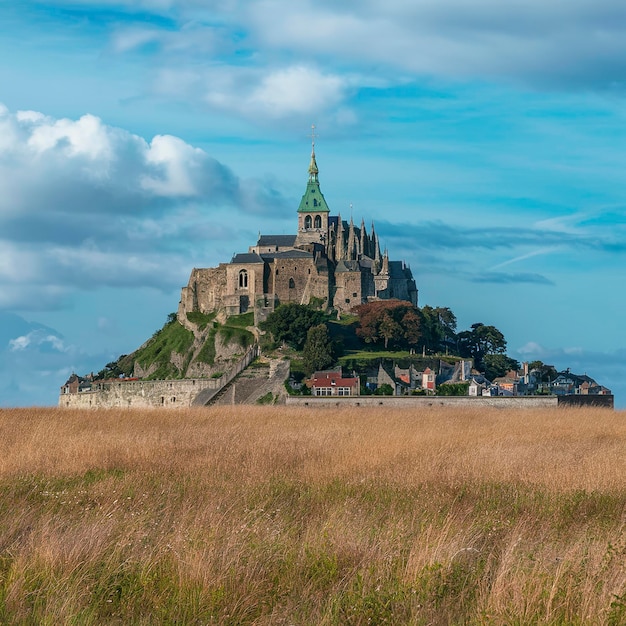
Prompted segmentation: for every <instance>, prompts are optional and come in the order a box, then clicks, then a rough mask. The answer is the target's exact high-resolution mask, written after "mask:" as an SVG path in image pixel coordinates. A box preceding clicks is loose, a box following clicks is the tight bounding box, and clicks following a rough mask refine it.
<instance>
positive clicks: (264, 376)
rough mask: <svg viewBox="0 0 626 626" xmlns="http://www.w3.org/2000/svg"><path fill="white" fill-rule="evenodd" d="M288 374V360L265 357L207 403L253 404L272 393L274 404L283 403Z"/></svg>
mask: <svg viewBox="0 0 626 626" xmlns="http://www.w3.org/2000/svg"><path fill="white" fill-rule="evenodd" d="M288 375H289V361H284V360H281V359H265V360H261V361H260V362H259V361H257V362H255V364H254V365H252V366H250V367H248V368H246V369H245V370H244V371H243V372H241V374H239V376H237V377H236V378H235V379H233V380H232V381H231V382H230V383H229V384H228V385H226V386H225V387H224V388H222V389H221V390H220V391H219V393H217V394H216V395H215V396H214V397H213V398H212V399H211V401H210V403H209V404H211V405H217V406H225V405H230V404H255V403H256V402H257V400H259V398H262V397H263V396H265V395H266V394H268V393H270V392H271V393H272V395H273V396H274V399H275V401H274V402H273V403H274V404H284V403H285V398H286V395H287V394H286V391H285V386H284V382H285V380H287V376H288Z"/></svg>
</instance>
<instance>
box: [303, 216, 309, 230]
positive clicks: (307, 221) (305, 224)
mask: <svg viewBox="0 0 626 626" xmlns="http://www.w3.org/2000/svg"><path fill="white" fill-rule="evenodd" d="M304 227H305V228H311V216H310V215H307V216H306V217H305V218H304Z"/></svg>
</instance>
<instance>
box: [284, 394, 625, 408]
mask: <svg viewBox="0 0 626 626" xmlns="http://www.w3.org/2000/svg"><path fill="white" fill-rule="evenodd" d="M287 404H288V405H291V406H307V407H320V408H322V407H328V408H337V407H339V408H341V407H347V406H382V407H394V408H406V409H408V408H417V407H421V408H425V407H442V406H453V407H470V406H471V407H477V406H481V407H493V408H497V409H538V408H547V407H557V406H560V407H572V408H574V407H603V408H607V409H612V408H613V407H614V398H613V396H612V395H609V396H585V395H572V396H493V397H490V396H479V397H472V396H430V397H429V396H347V397H346V396H343V397H339V396H325V397H319V396H315V397H313V396H289V397H288V398H287Z"/></svg>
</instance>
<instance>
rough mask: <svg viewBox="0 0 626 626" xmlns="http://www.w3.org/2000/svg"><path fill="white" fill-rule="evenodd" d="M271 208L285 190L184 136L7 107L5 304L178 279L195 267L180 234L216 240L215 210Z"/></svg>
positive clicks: (1, 223)
mask: <svg viewBox="0 0 626 626" xmlns="http://www.w3.org/2000/svg"><path fill="white" fill-rule="evenodd" d="M268 207H272V209H273V210H274V211H275V213H280V211H281V210H282V209H284V208H285V201H284V198H283V196H282V195H281V193H280V192H279V191H278V190H276V189H275V188H273V187H272V186H271V185H269V184H267V183H266V182H264V181H258V180H242V179H240V178H239V177H238V176H236V174H234V173H233V172H232V171H231V170H230V169H229V168H228V167H226V166H225V165H223V164H222V163H220V162H219V161H217V160H216V159H214V158H212V157H210V156H209V155H208V154H207V153H206V152H204V151H203V150H201V149H199V148H196V147H194V146H191V145H189V144H188V143H186V142H184V141H183V140H182V139H180V138H178V137H173V136H170V135H157V136H156V137H154V138H153V139H152V140H151V141H146V140H144V139H143V138H141V137H139V136H137V135H133V134H132V133H129V132H128V131H126V130H123V129H120V128H115V127H111V126H108V125H106V124H104V123H103V122H102V120H100V119H99V118H97V117H95V116H93V115H84V116H82V117H81V118H80V119H78V120H70V119H54V118H51V117H49V116H46V115H44V114H42V113H39V112H34V111H20V112H17V113H15V114H12V113H11V112H9V111H8V110H7V108H6V107H3V106H2V107H1V108H0V244H1V245H0V307H4V308H9V307H16V308H19V307H28V308H32V307H49V306H53V305H54V303H55V302H58V301H59V299H60V298H62V297H63V296H64V295H66V294H67V293H69V292H71V291H72V290H73V289H76V288H78V287H81V288H94V287H98V286H103V285H108V286H126V287H129V286H134V285H143V286H146V285H147V286H154V287H156V288H171V287H172V286H174V285H179V284H181V280H182V278H183V276H182V275H183V274H184V273H186V272H187V271H188V269H189V267H190V266H191V263H190V261H189V260H188V256H189V251H188V249H186V248H187V246H186V242H185V241H184V240H183V236H184V235H185V234H189V232H193V231H197V232H203V233H204V235H203V236H205V237H206V238H207V239H208V240H209V241H210V240H211V239H214V238H215V237H217V236H219V235H220V228H218V227H215V225H214V224H213V228H211V227H210V225H211V224H212V223H213V220H212V212H213V211H221V210H229V211H235V212H242V213H246V212H261V211H263V210H265V209H267V208H268ZM222 234H223V233H222ZM186 259H187V260H186ZM33 292H36V293H37V294H38V297H37V298H33V296H32V294H33Z"/></svg>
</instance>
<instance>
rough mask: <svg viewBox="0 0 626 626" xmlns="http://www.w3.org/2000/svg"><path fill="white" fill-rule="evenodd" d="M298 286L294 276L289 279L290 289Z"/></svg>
mask: <svg viewBox="0 0 626 626" xmlns="http://www.w3.org/2000/svg"><path fill="white" fill-rule="evenodd" d="M295 288H296V281H295V280H294V279H293V278H290V279H289V289H295Z"/></svg>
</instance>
